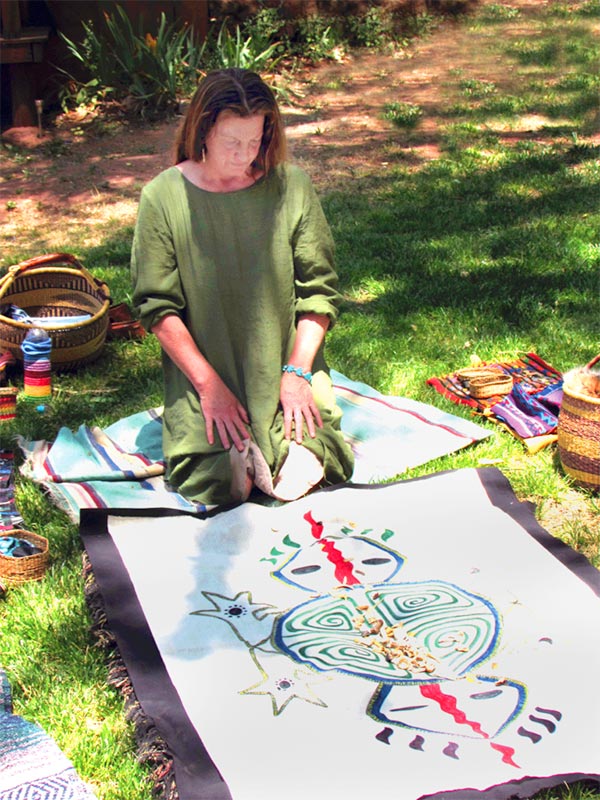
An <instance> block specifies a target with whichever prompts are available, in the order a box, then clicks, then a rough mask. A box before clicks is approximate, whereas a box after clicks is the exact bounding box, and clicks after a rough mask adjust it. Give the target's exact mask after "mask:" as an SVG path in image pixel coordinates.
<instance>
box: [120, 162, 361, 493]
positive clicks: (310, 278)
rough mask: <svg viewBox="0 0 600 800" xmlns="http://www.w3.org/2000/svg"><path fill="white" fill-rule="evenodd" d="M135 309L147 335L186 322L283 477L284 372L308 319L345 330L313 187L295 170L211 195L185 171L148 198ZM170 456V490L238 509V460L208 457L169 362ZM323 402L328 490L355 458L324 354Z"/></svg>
mask: <svg viewBox="0 0 600 800" xmlns="http://www.w3.org/2000/svg"><path fill="white" fill-rule="evenodd" d="M132 277H133V282H134V294H133V302H134V304H135V306H136V307H137V309H138V311H139V314H140V318H141V320H142V323H143V325H144V326H145V327H146V329H147V330H151V329H152V327H153V326H154V325H155V324H156V323H157V322H158V320H160V319H161V318H162V317H164V316H165V315H167V314H172V313H175V314H177V315H179V316H180V317H181V319H182V320H183V321H184V323H185V325H186V326H187V328H188V330H189V331H190V333H191V335H192V337H193V339H194V341H195V342H196V345H197V346H198V348H199V349H200V351H201V353H202V354H203V355H204V357H205V358H206V359H207V360H208V362H209V363H210V364H211V365H212V367H213V368H214V369H215V370H216V372H217V373H218V374H219V375H220V377H221V378H222V380H223V381H224V382H225V383H226V385H227V386H228V387H229V388H230V389H231V390H232V391H233V393H234V394H235V395H236V397H237V398H238V399H239V400H240V402H241V403H242V404H243V405H244V406H245V408H246V409H247V411H248V414H249V416H250V427H251V433H252V438H253V439H254V441H255V442H256V443H257V445H258V446H259V447H260V449H261V451H262V453H263V455H264V457H265V459H266V461H267V463H268V464H269V466H270V468H271V471H272V473H273V474H274V475H276V474H277V471H278V469H279V468H280V466H281V464H282V463H283V461H284V460H285V456H286V455H287V448H288V443H287V442H286V441H285V438H284V432H283V414H282V412H281V408H280V404H279V388H280V382H281V367H282V365H283V364H285V363H287V360H288V357H289V354H290V352H291V350H292V346H293V342H294V334H295V322H296V318H297V316H298V315H301V314H306V313H315V314H325V315H327V316H328V317H329V319H330V321H331V324H333V323H334V322H335V320H336V317H337V313H338V305H339V299H340V295H339V293H338V291H337V276H336V273H335V271H334V268H333V243H332V238H331V233H330V230H329V226H328V224H327V221H326V219H325V216H324V214H323V211H322V209H321V205H320V203H319V200H318V198H317V196H316V193H315V191H314V188H313V186H312V183H311V181H310V179H309V178H308V176H307V175H306V174H305V173H304V172H303V171H302V170H300V169H299V168H298V167H296V166H293V165H290V164H285V165H280V166H279V167H277V168H276V169H274V170H273V171H272V172H271V173H270V174H269V175H268V176H266V177H265V178H262V179H260V180H259V181H257V182H256V183H255V184H254V185H253V186H251V187H249V188H247V189H242V190H240V191H235V192H228V193H215V192H208V191H205V190H203V189H200V188H199V187H197V186H196V185H194V184H193V183H191V182H190V181H189V180H187V179H186V178H185V177H184V176H183V175H182V174H181V172H180V171H179V170H178V169H177V168H176V167H171V168H169V169H167V170H165V171H164V172H162V173H160V174H159V175H158V176H157V177H156V178H154V180H152V181H151V182H150V183H149V184H148V185H147V186H145V187H144V189H143V191H142V196H141V200H140V207H139V212H138V220H137V224H136V230H135V237H134V244H133V251H132ZM163 368H164V387H165V389H164V390H165V400H164V402H165V411H164V431H163V446H164V452H165V457H166V460H167V480H168V481H169V483H170V484H171V486H172V487H173V488H174V489H177V490H178V491H180V492H181V493H182V494H184V495H185V496H187V497H189V498H190V499H192V500H196V501H199V502H203V503H223V502H228V501H229V500H230V484H231V467H230V460H229V453H228V451H225V450H224V449H223V447H222V445H221V443H220V441H218V438H219V437H218V436H217V437H215V438H216V439H217V441H216V442H215V444H214V445H212V446H211V445H209V444H208V441H207V438H206V429H205V423H204V417H203V414H202V411H201V407H200V401H199V398H198V395H197V393H196V391H195V390H194V388H193V387H192V385H191V383H190V382H189V380H188V379H187V378H186V376H185V375H184V374H183V373H182V372H181V371H180V370H179V369H178V367H176V366H175V364H173V362H172V361H171V359H170V358H169V357H168V356H167V355H166V354H163ZM313 376H314V377H313V392H314V396H315V400H316V402H317V404H318V406H319V409H320V411H321V415H322V418H323V428H322V429H317V436H316V438H315V439H311V438H310V437H309V436H308V434H307V433H306V430H305V436H304V443H305V445H306V446H307V447H308V448H309V449H310V450H311V451H313V452H314V453H315V454H316V455H317V456H318V457H319V459H320V460H321V461H322V462H323V464H324V468H325V480H326V481H327V482H328V483H330V484H333V483H339V482H342V481H344V480H347V479H348V478H349V477H350V476H351V474H352V468H353V463H352V453H351V451H350V448H349V447H348V445H347V444H346V443H345V442H344V440H343V437H342V435H341V433H340V413H339V409H338V408H337V406H336V405H335V398H334V394H333V389H332V386H331V381H330V379H329V374H328V370H327V366H326V364H325V360H324V357H323V352H322V348H321V350H320V352H319V353H318V354H317V357H316V359H315V362H314V366H313Z"/></svg>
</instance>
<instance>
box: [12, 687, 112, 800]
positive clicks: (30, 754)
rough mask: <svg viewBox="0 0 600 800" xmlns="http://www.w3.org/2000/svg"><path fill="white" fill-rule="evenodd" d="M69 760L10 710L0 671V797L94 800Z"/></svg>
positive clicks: (48, 740) (45, 737) (29, 724)
mask: <svg viewBox="0 0 600 800" xmlns="http://www.w3.org/2000/svg"><path fill="white" fill-rule="evenodd" d="M95 798H96V795H95V794H94V793H93V792H92V790H91V788H90V787H89V786H88V785H87V784H85V783H84V782H83V781H82V780H81V778H80V777H79V776H78V775H77V773H76V771H75V768H74V767H73V764H72V763H71V762H70V761H69V759H68V758H67V757H66V756H65V755H64V753H63V752H62V751H61V750H60V749H59V747H58V745H57V744H56V742H55V741H54V740H53V739H52V738H51V737H50V736H48V734H47V733H46V732H45V731H44V730H43V729H42V728H40V727H39V726H38V725H35V724H34V723H33V722H28V721H27V720H25V719H23V718H22V717H19V716H16V715H15V714H13V713H12V700H11V694H10V687H9V684H8V680H7V679H6V675H5V674H4V673H3V672H2V671H0V800H95Z"/></svg>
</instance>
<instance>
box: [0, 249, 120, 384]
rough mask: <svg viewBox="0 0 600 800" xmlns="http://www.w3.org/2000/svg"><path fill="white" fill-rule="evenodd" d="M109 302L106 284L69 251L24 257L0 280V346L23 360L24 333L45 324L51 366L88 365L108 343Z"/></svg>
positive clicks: (66, 368) (60, 367)
mask: <svg viewBox="0 0 600 800" xmlns="http://www.w3.org/2000/svg"><path fill="white" fill-rule="evenodd" d="M110 304H111V298H110V290H109V288H108V286H107V285H106V284H105V283H103V282H102V281H99V280H98V279H96V278H94V277H93V276H92V275H91V274H90V273H89V272H88V271H87V270H86V269H85V268H84V267H83V266H82V265H81V264H80V262H79V261H78V260H77V258H76V257H75V256H74V255H71V254H70V253H52V254H48V255H42V256H36V257H35V258H30V259H28V260H27V261H22V262H20V263H19V264H15V265H14V266H12V267H9V268H8V270H7V272H6V273H5V274H4V275H3V276H2V278H0V350H3V351H7V352H9V353H11V354H12V355H13V356H14V357H15V358H16V359H17V360H18V361H22V360H23V355H22V352H21V344H22V342H23V340H24V339H25V336H26V335H27V333H28V332H29V331H30V330H32V329H33V328H36V327H41V326H43V328H44V330H45V331H47V333H48V335H49V336H50V339H51V341H52V368H53V369H57V370H69V369H75V368H76V367H79V366H82V365H84V364H88V363H89V362H91V361H94V360H95V359H96V358H98V356H99V355H100V352H101V351H102V348H103V346H104V343H105V341H106V335H107V331H108V326H109V316H108V310H109V307H110ZM15 309H17V310H18V312H19V314H18V315H15V314H14V310H15ZM11 313H12V314H13V315H12V316H11Z"/></svg>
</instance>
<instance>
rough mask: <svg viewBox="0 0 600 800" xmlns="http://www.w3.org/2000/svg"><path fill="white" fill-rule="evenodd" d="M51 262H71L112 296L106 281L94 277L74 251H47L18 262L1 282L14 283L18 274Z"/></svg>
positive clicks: (90, 280) (107, 294)
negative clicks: (5, 280)
mask: <svg viewBox="0 0 600 800" xmlns="http://www.w3.org/2000/svg"><path fill="white" fill-rule="evenodd" d="M51 264H70V265H71V267H73V268H74V269H76V270H78V271H79V272H81V274H82V275H83V276H84V278H86V279H87V280H88V282H89V283H90V284H92V285H94V286H95V287H96V288H97V289H99V290H100V291H101V292H103V293H104V294H105V295H106V296H107V297H110V290H109V288H108V286H107V285H106V283H104V281H101V280H99V279H98V278H94V276H93V275H91V274H90V272H88V270H87V269H86V268H85V267H84V266H83V264H82V263H81V262H80V261H79V260H78V259H77V258H76V256H74V255H73V254H72V253H46V254H44V255H41V256H34V257H33V258H29V259H27V261H20V262H19V263H18V264H15V265H14V266H12V267H9V268H8V270H7V272H6V274H5V275H4V276H3V279H0V283H2V280H4V279H7V281H8V283H11V284H12V282H13V281H14V280H15V278H16V277H17V275H20V274H21V273H23V272H27V270H33V269H38V267H47V266H50V265H51Z"/></svg>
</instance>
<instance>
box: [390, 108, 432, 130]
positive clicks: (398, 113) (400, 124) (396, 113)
mask: <svg viewBox="0 0 600 800" xmlns="http://www.w3.org/2000/svg"><path fill="white" fill-rule="evenodd" d="M383 116H384V118H385V119H387V120H388V121H389V122H392V123H393V124H394V125H395V126H396V127H397V128H415V127H416V126H417V125H418V124H419V122H420V120H421V117H422V116H423V110H422V109H421V107H420V106H418V105H416V104H415V103H400V102H397V103H386V104H385V105H384V107H383Z"/></svg>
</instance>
